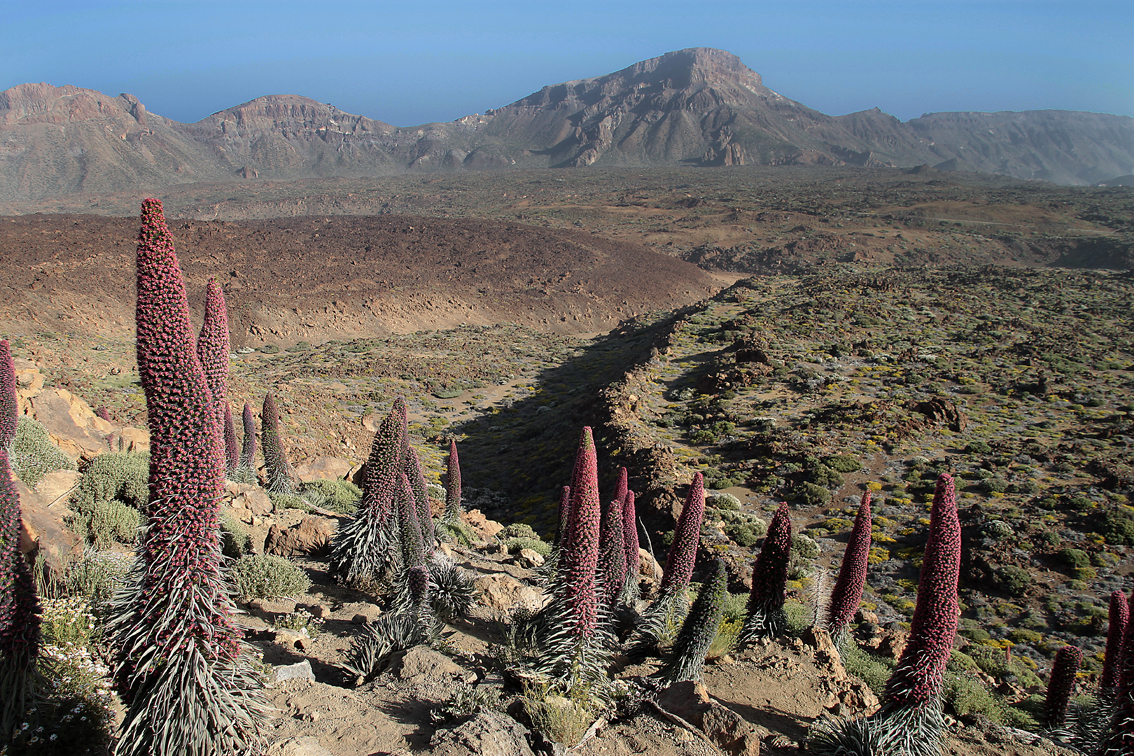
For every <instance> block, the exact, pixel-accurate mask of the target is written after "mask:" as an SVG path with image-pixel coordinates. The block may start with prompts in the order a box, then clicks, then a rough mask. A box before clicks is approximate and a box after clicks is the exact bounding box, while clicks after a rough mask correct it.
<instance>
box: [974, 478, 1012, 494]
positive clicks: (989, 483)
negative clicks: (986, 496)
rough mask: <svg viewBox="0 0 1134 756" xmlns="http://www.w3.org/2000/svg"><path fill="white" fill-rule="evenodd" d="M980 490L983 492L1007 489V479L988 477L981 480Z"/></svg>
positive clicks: (1000, 491)
mask: <svg viewBox="0 0 1134 756" xmlns="http://www.w3.org/2000/svg"><path fill="white" fill-rule="evenodd" d="M980 485H981V490H983V491H984V492H985V493H990V494H993V493H1004V492H1005V491H1007V490H1008V481H1006V480H1004V478H989V479H988V480H985V481H982V482H981V484H980Z"/></svg>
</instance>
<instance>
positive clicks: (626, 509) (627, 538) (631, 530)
mask: <svg viewBox="0 0 1134 756" xmlns="http://www.w3.org/2000/svg"><path fill="white" fill-rule="evenodd" d="M622 545H623V548H624V549H625V551H626V585H627V588H629V591H630V592H629V593H628V594H627V599H628V600H630V601H636V600H637V598H638V571H639V567H640V562H641V558H642V557H641V555H640V554H639V553H638V515H637V514H636V513H635V512H634V492H633V491H630V490H627V491H626V498H625V499H624V500H623V503H622Z"/></svg>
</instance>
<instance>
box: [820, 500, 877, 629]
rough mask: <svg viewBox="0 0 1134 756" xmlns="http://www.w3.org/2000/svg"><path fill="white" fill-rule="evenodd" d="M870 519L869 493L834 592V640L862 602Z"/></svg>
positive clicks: (830, 624) (830, 619) (829, 621)
mask: <svg viewBox="0 0 1134 756" xmlns="http://www.w3.org/2000/svg"><path fill="white" fill-rule="evenodd" d="M871 519H872V518H871V515H870V491H867V492H866V493H864V494H863V495H862V503H861V504H859V507H858V515H856V516H855V518H854V528H853V529H852V530H851V534H850V540H848V541H847V549H846V551H845V552H843V563H842V566H841V567H840V568H839V577H838V579H837V580H836V581H835V587H834V588H833V589H831V606H830V610H829V612H828V619H827V627H828V629H829V630H830V632H831V635H832V636H837V635H839V634H840V633H842V632H844V631H845V630H846V629H847V627H848V626H849V625H850V623H851V620H852V619H854V613H855V612H857V611H858V605H859V603H860V602H861V601H862V589H863V587H864V586H865V585H866V568H867V564H868V560H869V559H870V529H871Z"/></svg>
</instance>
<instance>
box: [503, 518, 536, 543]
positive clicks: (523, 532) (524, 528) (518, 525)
mask: <svg viewBox="0 0 1134 756" xmlns="http://www.w3.org/2000/svg"><path fill="white" fill-rule="evenodd" d="M497 537H498V538H500V539H501V540H507V539H509V538H532V539H535V540H537V541H538V540H539V534H538V533H536V532H535V530H533V529H532V526H531V525H529V524H527V523H526V522H514V523H512V524H511V525H508V526H507V527H505V528H504V529H503V530H501V531H500V533H499V534H498V536H497Z"/></svg>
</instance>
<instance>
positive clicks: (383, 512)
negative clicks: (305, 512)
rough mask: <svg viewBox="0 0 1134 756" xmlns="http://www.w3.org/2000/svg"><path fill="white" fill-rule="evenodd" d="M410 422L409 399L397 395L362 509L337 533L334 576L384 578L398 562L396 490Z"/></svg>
mask: <svg viewBox="0 0 1134 756" xmlns="http://www.w3.org/2000/svg"><path fill="white" fill-rule="evenodd" d="M408 424H409V417H408V412H407V409H406V403H405V401H404V400H403V399H402V398H401V397H399V398H397V399H395V400H394V405H393V407H392V408H391V409H390V412H389V414H387V415H386V417H385V418H384V419H383V420H382V424H381V425H379V426H378V432H377V433H375V434H374V443H373V444H372V445H371V447H370V458H369V459H368V460H367V461H366V479H365V480H364V481H363V486H362V500H361V501H360V502H359V505H358V510H357V511H356V512H355V513H354V518H353V519H351V520H350V521H349V522H347V524H345V525H343V526H342V527H340V528H339V529H338V530H336V531H335V537H334V539H333V541H332V542H331V557H330V568H331V574H333V575H336V576H338V577H339V579H341V580H343V581H345V582H347V583H358V582H368V581H373V580H379V579H382V578H383V577H385V576H386V574H387V573H388V572H389V571H390V569H391V568H392V567H393V566H394V565H395V564H396V563H397V562H398V561H399V557H398V554H397V548H396V547H397V544H398V543H399V541H400V537H399V534H398V517H397V492H398V478H399V476H400V475H401V474H402V473H401V461H402V457H403V456H404V454H405V450H406V448H407V447H408V445H409V442H408V440H407V426H408Z"/></svg>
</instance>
